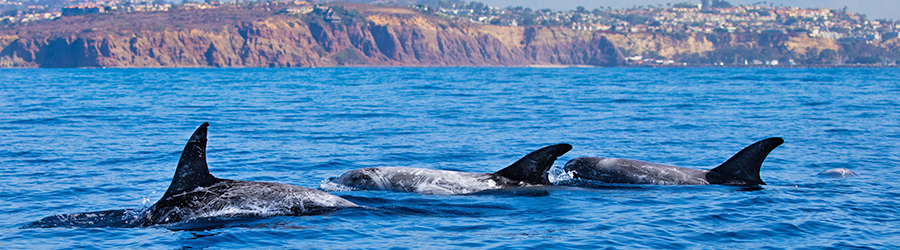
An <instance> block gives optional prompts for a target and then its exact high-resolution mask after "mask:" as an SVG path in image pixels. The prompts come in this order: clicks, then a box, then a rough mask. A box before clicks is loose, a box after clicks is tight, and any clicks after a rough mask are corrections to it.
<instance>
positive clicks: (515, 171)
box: [495, 143, 572, 184]
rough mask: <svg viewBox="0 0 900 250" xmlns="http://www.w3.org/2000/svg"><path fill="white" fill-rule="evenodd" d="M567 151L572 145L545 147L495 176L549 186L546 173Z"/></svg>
mask: <svg viewBox="0 0 900 250" xmlns="http://www.w3.org/2000/svg"><path fill="white" fill-rule="evenodd" d="M569 150H572V145H569V144H565V143H563V144H556V145H552V146H547V147H544V148H541V149H538V150H536V151H534V152H531V153H530V154H528V155H525V157H522V159H519V161H516V162H515V163H513V164H512V165H509V167H506V168H504V169H501V170H500V171H497V172H495V174H498V175H500V176H503V177H506V178H509V179H512V180H516V181H524V182H527V183H530V184H550V181H549V180H547V171H548V170H550V167H551V166H553V162H554V161H556V158H557V157H560V156H562V155H563V154H565V153H566V152H569Z"/></svg>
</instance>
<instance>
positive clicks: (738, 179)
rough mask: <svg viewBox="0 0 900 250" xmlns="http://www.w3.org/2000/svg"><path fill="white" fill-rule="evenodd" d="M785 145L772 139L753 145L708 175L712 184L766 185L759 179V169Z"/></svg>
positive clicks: (777, 139) (782, 140)
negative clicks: (777, 149) (775, 150)
mask: <svg viewBox="0 0 900 250" xmlns="http://www.w3.org/2000/svg"><path fill="white" fill-rule="evenodd" d="M782 143H784V139H781V138H780V137H772V138H768V139H765V140H762V141H758V142H756V143H753V144H752V145H750V146H747V147H746V148H744V149H742V150H741V151H740V152H738V153H737V154H735V155H734V156H732V157H731V158H730V159H728V160H727V161H725V163H722V165H719V166H718V167H716V168H713V169H712V170H710V172H709V173H707V174H706V180H707V181H709V183H710V184H739V185H765V184H766V183H765V182H763V181H762V179H760V178H759V168H760V167H762V163H763V161H764V160H765V159H766V156H768V155H769V153H770V152H772V150H773V149H775V148H776V147H778V146H779V145H781V144H782Z"/></svg>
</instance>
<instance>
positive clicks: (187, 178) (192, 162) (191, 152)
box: [163, 122, 219, 199]
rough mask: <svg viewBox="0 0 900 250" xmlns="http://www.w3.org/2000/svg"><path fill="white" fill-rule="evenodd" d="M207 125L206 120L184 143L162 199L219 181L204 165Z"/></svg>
mask: <svg viewBox="0 0 900 250" xmlns="http://www.w3.org/2000/svg"><path fill="white" fill-rule="evenodd" d="M208 126H209V123H208V122H204V123H203V124H202V125H200V127H199V128H197V130H196V131H194V134H193V135H191V139H189V140H188V142H187V145H184V151H182V152H181V160H178V168H177V169H175V177H172V184H171V185H169V190H166V194H164V195H163V199H165V198H167V197H170V196H172V195H176V194H180V193H183V192H186V191H191V190H194V189H196V188H198V187H208V186H211V185H212V184H215V183H216V182H218V181H219V179H218V178H216V177H215V176H213V175H212V174H210V173H209V167H208V166H206V127H208Z"/></svg>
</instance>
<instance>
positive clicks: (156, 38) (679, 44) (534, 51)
mask: <svg viewBox="0 0 900 250" xmlns="http://www.w3.org/2000/svg"><path fill="white" fill-rule="evenodd" d="M301 8H306V10H305V11H297V10H298V9H301ZM301 13H303V14H301ZM898 41H900V40H898V38H893V39H889V40H885V41H880V42H870V41H859V42H837V41H834V40H831V39H827V38H821V37H809V36H807V35H805V34H789V33H783V34H779V33H755V32H747V33H724V32H717V33H685V32H680V33H678V32H676V33H661V32H644V33H616V32H603V31H594V32H591V31H584V30H574V29H570V28H565V27H560V26H555V27H551V26H539V25H538V26H497V25H484V24H473V23H467V22H457V21H451V20H448V19H443V18H439V17H437V16H434V15H430V14H423V13H421V12H419V11H416V10H414V9H410V8H405V7H385V6H376V5H365V4H353V3H332V4H330V5H327V6H319V7H315V8H313V6H308V5H307V6H298V5H288V4H257V5H253V4H250V5H240V6H238V5H230V6H225V7H220V8H215V9H203V10H179V9H176V10H172V11H166V12H131V13H115V14H113V13H103V14H92V15H86V16H64V17H61V18H59V19H56V20H51V21H43V22H34V23H28V24H21V25H17V26H10V27H7V28H4V29H2V30H0V67H323V66H353V65H365V66H526V65H591V66H623V65H626V63H628V64H627V65H636V64H641V63H644V62H642V61H626V60H625V57H632V56H642V57H643V58H644V59H657V63H658V62H659V61H658V60H673V61H674V62H675V63H678V64H684V65H714V64H729V65H743V64H747V63H750V64H753V63H760V62H765V63H766V64H768V63H769V62H770V61H772V60H777V61H780V62H781V63H782V64H784V63H786V62H789V61H790V62H794V63H795V64H798V65H846V64H854V63H864V64H866V63H867V64H872V63H880V64H882V65H884V64H887V65H892V64H894V63H896V60H898V59H900V42H898Z"/></svg>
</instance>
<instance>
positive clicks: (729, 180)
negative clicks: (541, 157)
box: [563, 137, 784, 185]
mask: <svg viewBox="0 0 900 250" xmlns="http://www.w3.org/2000/svg"><path fill="white" fill-rule="evenodd" d="M782 143H784V139H781V138H779V137H773V138H768V139H765V140H761V141H758V142H756V143H753V144H752V145H750V146H747V147H746V148H744V149H743V150H741V151H740V152H738V153H737V154H735V155H734V156H732V157H731V158H730V159H728V160H727V161H725V163H722V164H721V165H719V166H717V167H715V168H713V169H711V170H702V169H691V168H683V167H676V166H669V165H662V164H656V163H650V162H643V161H638V160H631V159H619V158H603V157H579V158H575V159H572V160H570V161H569V162H567V163H566V166H565V167H564V168H563V169H564V170H565V171H566V172H568V173H574V174H573V176H574V177H575V178H580V179H590V180H596V181H601V182H607V183H628V184H655V185H708V184H725V185H765V184H766V183H764V182H763V181H762V179H760V178H759V168H760V167H761V166H762V163H763V160H765V159H766V156H768V155H769V152H772V150H773V149H775V147H778V146H779V145H781V144H782Z"/></svg>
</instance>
